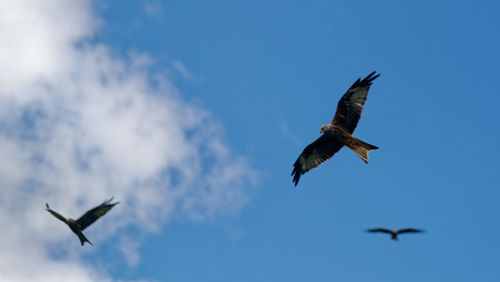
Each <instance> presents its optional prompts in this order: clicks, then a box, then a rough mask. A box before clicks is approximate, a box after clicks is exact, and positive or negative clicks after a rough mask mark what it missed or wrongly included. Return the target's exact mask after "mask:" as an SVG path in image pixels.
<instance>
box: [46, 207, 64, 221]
mask: <svg viewBox="0 0 500 282" xmlns="http://www.w3.org/2000/svg"><path fill="white" fill-rule="evenodd" d="M45 207H46V209H45V210H47V211H48V212H50V213H51V214H52V215H53V216H55V217H56V218H57V219H59V220H60V221H62V222H64V223H68V220H67V219H66V218H65V217H64V216H62V215H60V214H59V213H57V212H56V211H54V210H52V209H51V208H50V207H49V204H47V203H45Z"/></svg>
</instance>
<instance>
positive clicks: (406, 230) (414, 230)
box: [398, 228, 424, 234]
mask: <svg viewBox="0 0 500 282" xmlns="http://www.w3.org/2000/svg"><path fill="white" fill-rule="evenodd" d="M420 232H424V231H423V230H420V229H414V228H405V229H401V230H398V234H401V233H420Z"/></svg>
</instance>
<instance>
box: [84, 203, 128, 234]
mask: <svg viewBox="0 0 500 282" xmlns="http://www.w3.org/2000/svg"><path fill="white" fill-rule="evenodd" d="M112 200H113V198H111V199H109V200H106V201H104V202H103V203H102V204H100V205H99V206H97V207H95V208H93V209H91V210H89V211H87V212H86V213H85V214H84V215H82V216H81V217H80V218H79V219H77V222H78V224H80V227H81V228H82V230H84V229H85V228H87V227H88V226H89V225H91V224H92V223H94V222H95V221H96V220H97V219H98V218H99V217H101V216H103V215H105V214H106V213H107V212H108V211H109V210H110V209H111V208H112V207H114V206H115V205H117V204H119V203H120V202H117V203H111V201H112Z"/></svg>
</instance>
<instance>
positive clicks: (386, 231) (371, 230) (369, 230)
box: [366, 228, 392, 234]
mask: <svg viewBox="0 0 500 282" xmlns="http://www.w3.org/2000/svg"><path fill="white" fill-rule="evenodd" d="M366 231H367V232H370V233H378V232H382V233H389V234H392V230H389V229H385V228H375V229H368V230H366Z"/></svg>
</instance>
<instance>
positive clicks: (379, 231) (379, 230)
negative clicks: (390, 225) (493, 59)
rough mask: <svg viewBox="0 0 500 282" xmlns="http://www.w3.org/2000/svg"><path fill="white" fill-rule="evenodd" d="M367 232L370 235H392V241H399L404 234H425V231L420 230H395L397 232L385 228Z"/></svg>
mask: <svg viewBox="0 0 500 282" xmlns="http://www.w3.org/2000/svg"><path fill="white" fill-rule="evenodd" d="M367 232H370V233H388V234H391V239H392V240H396V241H397V240H398V235H399V234H403V233H421V232H424V231H423V230H420V229H414V228H405V229H399V230H397V229H395V230H389V229H385V228H375V229H368V230H367Z"/></svg>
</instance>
